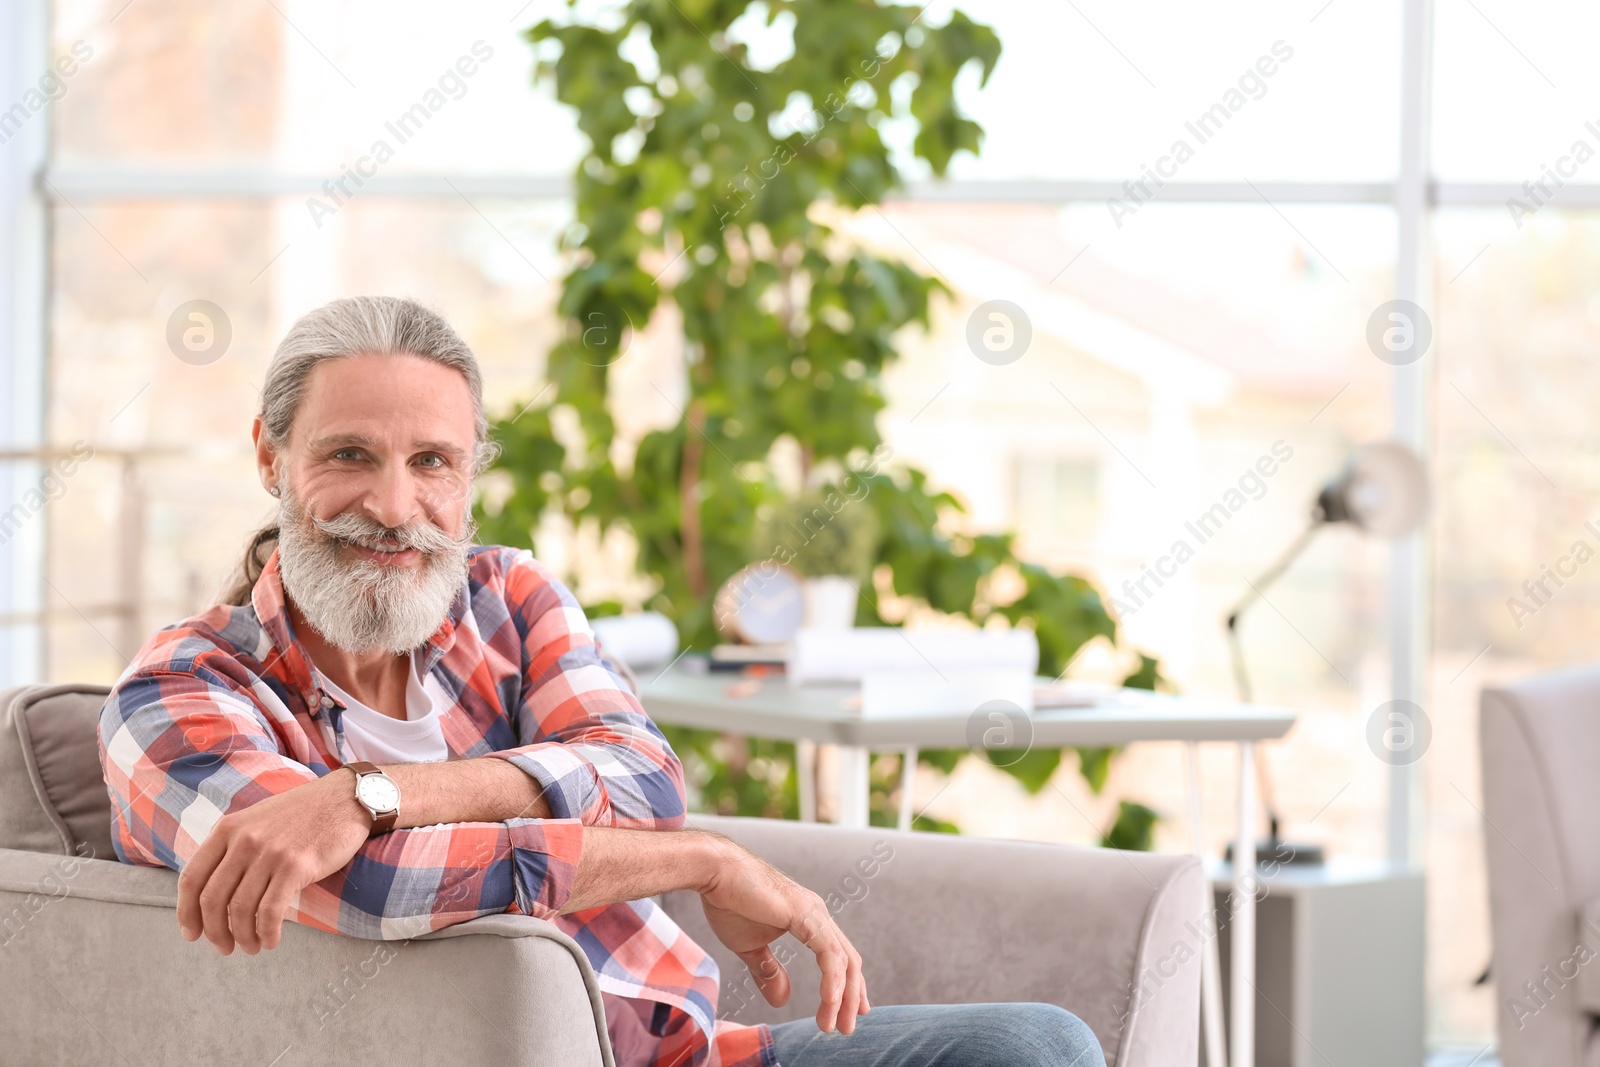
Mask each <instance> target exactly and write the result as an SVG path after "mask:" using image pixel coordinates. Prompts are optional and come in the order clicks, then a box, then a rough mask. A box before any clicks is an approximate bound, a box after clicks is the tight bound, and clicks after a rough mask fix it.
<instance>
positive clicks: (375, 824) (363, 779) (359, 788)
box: [345, 760, 400, 837]
mask: <svg viewBox="0 0 1600 1067" xmlns="http://www.w3.org/2000/svg"><path fill="white" fill-rule="evenodd" d="M345 766H346V767H349V768H350V769H351V770H352V771H355V772H356V799H357V800H358V801H360V802H361V806H362V807H364V808H366V809H367V811H368V812H370V813H371V815H372V833H371V834H368V835H367V836H369V837H371V836H373V835H374V834H386V833H388V832H389V831H390V830H393V829H394V824H395V821H396V820H397V819H399V818H400V787H399V786H398V785H396V784H395V781H394V779H393V778H390V777H389V776H388V775H387V774H384V773H383V772H382V771H381V770H379V769H378V768H377V767H374V766H373V765H372V764H370V763H368V762H367V761H366V760H356V761H355V762H353V763H347V764H345Z"/></svg>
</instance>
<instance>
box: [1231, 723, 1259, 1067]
mask: <svg viewBox="0 0 1600 1067" xmlns="http://www.w3.org/2000/svg"><path fill="white" fill-rule="evenodd" d="M1255 818H1256V744H1255V742H1254V741H1241V742H1239V836H1238V838H1237V839H1236V840H1235V841H1234V843H1233V901H1232V911H1233V915H1232V920H1231V921H1232V926H1233V930H1232V933H1233V941H1232V944H1231V945H1230V946H1229V948H1230V952H1229V963H1230V965H1231V967H1232V972H1233V973H1232V974H1231V975H1230V977H1231V978H1232V980H1233V981H1232V983H1231V986H1232V989H1231V996H1232V1003H1231V1004H1230V1005H1229V1007H1230V1008H1232V1009H1233V1010H1232V1012H1231V1014H1232V1016H1233V1018H1232V1034H1231V1036H1232V1038H1233V1067H1254V1065H1255V1056H1256V1010H1255V1009H1256V888H1257V886H1258V885H1259V878H1258V876H1257V874H1256V862H1255V860H1256V837H1255Z"/></svg>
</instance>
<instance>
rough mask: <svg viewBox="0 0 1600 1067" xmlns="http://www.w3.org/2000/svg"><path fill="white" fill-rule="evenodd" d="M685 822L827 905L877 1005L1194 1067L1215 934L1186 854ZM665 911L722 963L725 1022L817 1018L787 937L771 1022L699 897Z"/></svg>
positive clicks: (796, 948) (1114, 1065)
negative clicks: (993, 1017)
mask: <svg viewBox="0 0 1600 1067" xmlns="http://www.w3.org/2000/svg"><path fill="white" fill-rule="evenodd" d="M689 823H690V824H691V825H694V826H700V827H704V828H705V829H708V830H715V831H717V832H718V833H722V834H726V835H727V836H728V837H730V838H732V839H733V840H735V841H737V842H739V843H740V844H742V845H744V846H745V847H746V848H748V849H750V850H751V851H752V852H755V853H756V854H757V855H760V856H762V857H763V858H765V859H766V860H768V861H769V862H771V863H772V864H773V865H774V866H776V867H778V868H779V869H780V870H782V871H784V872H786V873H787V874H789V875H790V876H791V877H792V878H794V879H795V880H796V881H798V882H800V883H801V884H803V885H805V886H807V887H808V888H810V889H812V890H813V891H815V892H817V893H819V894H821V895H822V897H823V898H824V900H825V901H826V902H827V904H828V907H829V910H830V911H831V912H833V914H834V918H835V921H837V922H838V923H839V926H840V928H841V929H843V930H844V932H845V934H846V935H847V936H849V938H850V940H851V942H852V943H854V945H855V946H856V948H857V950H859V951H860V953H861V955H862V959H863V960H864V966H865V970H866V974H867V983H868V989H869V991H870V993H871V996H872V1003H873V1004H874V1005H878V1004H915V1003H984V1002H991V1001H1044V1002H1047V1003H1051V1004H1059V1005H1061V1006H1062V1007H1064V1008H1066V1009H1068V1010H1069V1011H1071V1012H1073V1013H1074V1014H1075V1015H1077V1016H1078V1017H1079V1018H1081V1019H1082V1020H1083V1021H1084V1022H1086V1023H1088V1024H1089V1026H1090V1027H1091V1028H1092V1029H1093V1030H1094V1032H1095V1035H1096V1036H1097V1037H1098V1038H1099V1039H1100V1044H1101V1047H1102V1048H1103V1049H1104V1051H1105V1057H1106V1063H1107V1065H1108V1067H1119V1065H1120V1067H1173V1065H1178V1064H1194V1063H1196V1062H1197V1060H1198V1056H1199V1018H1200V949H1201V948H1202V947H1203V945H1204V938H1205V934H1204V931H1203V930H1202V928H1201V925H1200V919H1201V912H1202V908H1203V897H1202V875H1201V869H1200V863H1199V861H1198V860H1196V859H1195V858H1194V857H1192V856H1172V855H1155V854H1150V853H1140V852H1120V851H1115V850H1112V849H1092V848H1075V847H1070V846H1064V845H1049V844H1036V843H1031V842H1023V841H993V840H984V839H978V838H967V837H954V836H949V835H945V834H929V833H915V832H911V833H907V832H902V831H897V830H887V829H878V828H870V829H846V828H843V827H839V826H831V825H822V824H816V823H801V822H789V821H780V820H768V819H743V818H722V817H717V816H707V815H691V816H690V817H689ZM662 903H663V905H664V906H665V908H666V910H667V911H668V913H669V914H671V916H672V918H673V919H674V920H676V921H677V923H678V924H679V925H680V926H682V927H683V929H684V930H685V931H687V932H688V934H689V936H691V937H692V938H694V939H695V941H697V942H699V944H700V945H701V946H702V947H704V948H705V949H707V950H708V951H709V952H710V953H711V954H712V955H713V956H715V957H716V960H717V964H718V966H719V967H720V968H721V969H722V995H721V999H720V1001H719V1003H718V1009H719V1015H720V1016H721V1017H723V1018H730V1019H733V1020H735V1021H737V1022H743V1023H749V1022H767V1023H773V1022H781V1021H785V1020H788V1019H798V1018H805V1017H807V1016H810V1015H814V1014H815V1013H816V1010H817V1003H818V988H819V983H820V981H821V976H820V974H819V973H818V971H817V967H816V962H815V959H814V958H813V957H812V956H811V954H810V952H808V951H806V950H805V949H804V947H803V946H801V945H800V944H799V942H798V941H796V940H795V939H794V938H793V937H788V936H786V937H785V938H783V939H782V940H781V941H780V942H779V943H778V945H777V946H776V947H775V949H774V951H777V952H778V955H779V958H780V959H783V960H784V962H785V966H787V967H788V968H789V971H790V974H791V976H792V978H793V979H794V983H793V985H794V992H793V995H792V996H791V999H790V1001H789V1003H788V1004H787V1005H785V1006H784V1007H782V1008H773V1007H771V1006H770V1005H768V1004H767V1002H766V1001H765V1000H763V999H762V998H761V996H760V994H759V993H757V992H756V991H755V986H754V983H753V981H751V979H750V977H749V972H748V971H747V970H746V968H745V966H744V964H743V963H742V962H740V961H739V960H738V958H737V957H735V956H733V955H732V954H731V953H730V952H728V951H727V950H726V949H725V948H724V947H723V946H722V944H721V943H720V942H719V941H717V939H716V937H715V936H714V935H713V934H712V933H711V931H710V928H709V927H708V926H707V924H706V922H705V915H704V912H703V911H702V910H701V908H700V905H699V899H698V897H696V896H695V895H694V894H692V893H669V894H666V895H665V896H664V897H663V898H662ZM785 948H787V949H788V952H787V953H786V952H785V951H784V949H785Z"/></svg>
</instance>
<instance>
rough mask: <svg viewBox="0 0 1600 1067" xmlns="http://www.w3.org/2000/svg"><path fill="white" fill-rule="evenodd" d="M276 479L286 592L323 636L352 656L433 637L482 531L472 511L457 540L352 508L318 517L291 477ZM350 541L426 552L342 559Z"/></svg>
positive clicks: (404, 649) (401, 649) (397, 651)
mask: <svg viewBox="0 0 1600 1067" xmlns="http://www.w3.org/2000/svg"><path fill="white" fill-rule="evenodd" d="M279 484H280V485H281V486H282V487H283V499H282V504H281V507H280V509H279V529H278V570H279V573H280V575H281V577H282V579H283V590H284V593H285V595H286V596H288V597H289V599H291V600H293V601H294V604H295V607H297V608H299V609H300V614H301V615H303V616H304V617H305V620H306V622H308V623H310V624H311V626H312V627H313V628H314V629H315V630H316V631H317V632H318V633H319V634H321V635H322V637H323V639H324V640H326V641H327V642H328V643H329V644H331V645H333V646H334V647H335V648H339V649H342V650H343V651H345V652H349V653H352V654H355V655H361V654H364V653H369V652H371V651H373V650H374V649H382V650H384V651H386V652H390V653H392V654H394V655H404V654H406V653H408V652H410V651H412V650H413V649H415V648H416V647H417V646H418V645H421V644H422V643H423V642H424V641H426V640H427V639H428V638H429V637H432V636H433V634H434V632H435V631H436V630H438V629H439V627H440V626H441V625H443V623H444V620H445V617H446V616H447V615H448V614H449V611H450V606H451V604H452V603H454V601H455V598H456V594H457V593H459V592H460V591H461V586H462V584H463V583H465V582H466V580H467V554H468V551H469V550H470V549H471V548H472V544H473V539H474V538H475V537H476V536H477V523H476V522H475V520H474V519H473V517H472V513H471V512H470V511H469V512H467V515H466V519H465V522H464V524H463V529H462V536H461V537H460V538H452V537H451V536H450V535H449V534H447V533H445V532H444V531H443V530H441V529H439V527H437V526H435V525H433V524H432V523H428V522H423V523H418V524H415V525H412V526H406V527H402V528H400V529H397V530H390V529H388V528H386V527H384V526H383V525H381V524H379V523H377V522H374V521H372V520H371V519H368V518H366V517H365V516H362V515H357V514H354V513H350V512H346V513H344V514H341V515H336V516H334V517H333V518H331V519H326V520H324V519H318V518H317V517H316V516H314V515H312V514H311V513H310V512H309V511H306V510H305V509H304V508H302V507H301V506H300V502H299V501H298V500H296V499H295V496H294V494H293V493H292V492H291V491H290V489H289V486H288V485H287V483H285V482H282V481H280V482H279ZM346 543H355V544H361V545H365V546H366V547H368V548H380V547H382V548H395V547H405V548H415V549H418V550H419V551H421V552H422V554H423V558H422V560H421V562H420V563H417V564H414V565H410V566H397V565H395V564H389V563H380V562H378V561H377V560H372V559H367V558H365V557H357V558H356V559H355V562H353V563H347V562H345V561H344V560H343V559H341V557H340V552H341V546H342V545H344V544H346ZM352 555H354V553H352Z"/></svg>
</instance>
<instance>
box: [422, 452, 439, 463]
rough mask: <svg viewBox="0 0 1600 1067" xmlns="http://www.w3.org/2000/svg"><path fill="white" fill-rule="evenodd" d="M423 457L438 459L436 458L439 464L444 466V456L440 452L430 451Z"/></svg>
mask: <svg viewBox="0 0 1600 1067" xmlns="http://www.w3.org/2000/svg"><path fill="white" fill-rule="evenodd" d="M422 458H423V459H436V460H438V461H439V465H441V466H442V465H443V464H444V457H443V456H441V455H439V453H437V452H429V453H428V454H427V455H425V456H423V457H422Z"/></svg>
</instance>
